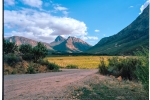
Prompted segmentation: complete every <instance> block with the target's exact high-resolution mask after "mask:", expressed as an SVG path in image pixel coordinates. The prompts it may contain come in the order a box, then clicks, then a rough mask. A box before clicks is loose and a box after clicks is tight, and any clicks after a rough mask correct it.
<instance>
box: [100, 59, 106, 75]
mask: <svg viewBox="0 0 150 100" xmlns="http://www.w3.org/2000/svg"><path fill="white" fill-rule="evenodd" d="M98 68H99V73H101V74H103V75H106V74H108V70H107V66H106V64H105V62H104V58H100V64H99V66H98Z"/></svg>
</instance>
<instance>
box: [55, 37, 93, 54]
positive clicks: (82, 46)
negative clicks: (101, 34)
mask: <svg viewBox="0 0 150 100" xmlns="http://www.w3.org/2000/svg"><path fill="white" fill-rule="evenodd" d="M91 47H92V46H91V45H89V44H88V43H86V42H84V41H83V40H81V39H79V38H75V37H71V36H70V37H68V38H67V39H66V40H65V41H64V42H62V43H60V44H59V45H56V46H54V47H53V48H54V49H55V50H57V51H60V52H69V53H76V52H83V51H86V50H87V49H89V48H91Z"/></svg>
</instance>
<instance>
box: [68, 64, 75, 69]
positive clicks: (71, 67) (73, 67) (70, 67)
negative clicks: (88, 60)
mask: <svg viewBox="0 0 150 100" xmlns="http://www.w3.org/2000/svg"><path fill="white" fill-rule="evenodd" d="M66 68H69V69H78V66H77V65H67V66H66Z"/></svg>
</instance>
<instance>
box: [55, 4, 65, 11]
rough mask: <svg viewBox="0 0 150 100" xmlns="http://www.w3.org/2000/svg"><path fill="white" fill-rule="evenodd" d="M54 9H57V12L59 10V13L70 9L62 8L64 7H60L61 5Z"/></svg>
mask: <svg viewBox="0 0 150 100" xmlns="http://www.w3.org/2000/svg"><path fill="white" fill-rule="evenodd" d="M54 9H55V10H59V11H64V10H68V8H66V7H62V6H60V5H57V6H55V7H54Z"/></svg>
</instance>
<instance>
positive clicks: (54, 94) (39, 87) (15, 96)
mask: <svg viewBox="0 0 150 100" xmlns="http://www.w3.org/2000/svg"><path fill="white" fill-rule="evenodd" d="M96 72H98V69H62V72H48V73H38V74H21V75H4V100H72V99H71V96H70V94H71V93H72V91H74V90H75V89H76V88H77V87H79V86H82V85H86V84H88V83H90V80H91V79H93V77H94V76H92V75H94V74H96ZM101 77H102V76H101ZM91 82H92V80H91Z"/></svg>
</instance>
